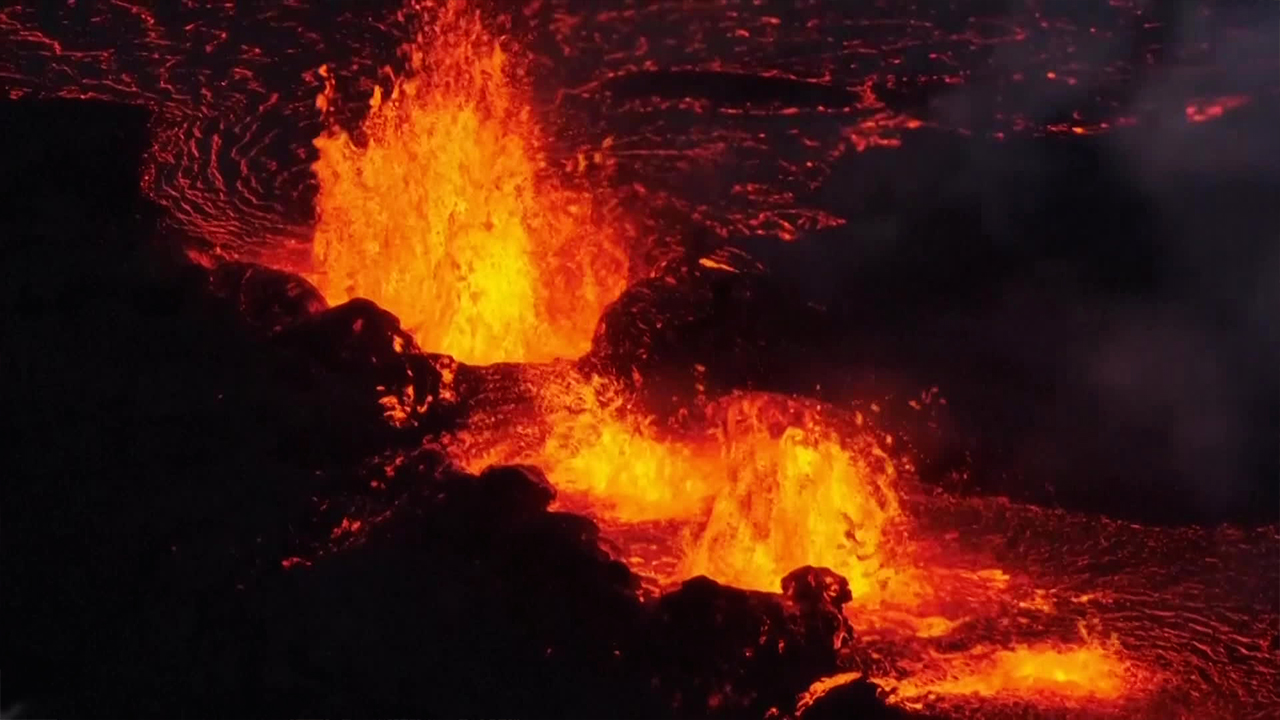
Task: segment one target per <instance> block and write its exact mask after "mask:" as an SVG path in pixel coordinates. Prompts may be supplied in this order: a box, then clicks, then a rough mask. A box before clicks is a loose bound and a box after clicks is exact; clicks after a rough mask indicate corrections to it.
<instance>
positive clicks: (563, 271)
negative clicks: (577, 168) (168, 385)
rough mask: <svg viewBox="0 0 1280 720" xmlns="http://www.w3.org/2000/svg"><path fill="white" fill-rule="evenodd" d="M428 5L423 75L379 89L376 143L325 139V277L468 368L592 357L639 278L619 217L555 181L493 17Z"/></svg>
mask: <svg viewBox="0 0 1280 720" xmlns="http://www.w3.org/2000/svg"><path fill="white" fill-rule="evenodd" d="M417 9H418V11H419V12H421V13H423V14H424V15H426V16H428V17H430V18H431V21H430V22H429V23H428V24H427V26H426V28H425V29H424V30H423V31H422V32H421V33H420V35H419V37H418V39H417V41H416V42H415V43H413V44H412V45H411V46H410V47H409V56H410V65H409V67H410V73H409V75H408V76H407V77H405V78H402V79H400V80H398V81H397V82H396V83H395V86H394V88H393V90H392V92H391V93H390V95H389V97H388V98H386V99H384V98H383V97H382V95H381V93H380V92H376V93H375V94H374V97H373V99H372V101H371V102H370V109H369V114H368V116H367V118H366V119H365V121H364V124H363V126H362V133H363V135H364V141H363V142H357V141H356V139H354V138H353V137H352V136H351V134H349V133H347V132H346V131H344V130H342V129H340V128H338V127H336V126H334V127H331V128H330V129H329V130H328V131H326V132H325V133H324V134H323V135H322V136H321V137H319V138H318V139H317V140H316V141H315V145H316V147H317V148H318V149H319V152H320V157H319V160H317V161H316V163H315V164H314V166H313V169H314V172H315V175H316V178H317V180H318V182H319V193H318V196H317V198H316V208H317V216H318V222H317V225H316V229H315V236H314V251H313V269H312V273H311V280H312V281H313V282H314V283H315V284H316V286H317V287H318V288H319V289H320V291H321V292H322V293H323V294H324V295H325V297H326V298H327V299H328V300H329V301H330V302H333V303H337V302H343V301H345V300H348V299H350V298H353V297H365V298H369V299H370V300H373V301H374V302H376V303H378V304H379V305H381V306H383V307H386V308H389V309H391V310H392V312H395V313H396V314H397V315H399V317H400V319H401V322H402V323H403V325H404V326H405V328H406V329H407V330H409V331H410V332H412V333H413V334H414V336H415V337H416V338H417V340H418V342H419V344H420V345H421V346H422V347H424V348H427V349H429V350H434V351H439V352H443V353H447V354H451V355H453V356H455V357H457V358H458V359H459V360H461V361H464V362H468V363H473V364H488V363H493V362H501V361H544V360H550V359H553V358H556V357H576V356H578V355H581V354H582V353H583V352H585V351H586V350H587V349H588V348H589V347H590V343H591V336H592V333H593V331H594V329H595V324H596V320H597V318H598V317H599V316H600V313H601V311H602V310H603V308H604V306H605V305H606V304H608V303H609V302H611V301H612V300H613V299H614V298H616V297H617V295H618V294H619V293H620V292H621V291H622V289H623V287H624V284H625V282H626V274H627V260H626V256H625V254H624V253H623V251H622V249H621V244H620V242H619V240H618V237H617V234H616V232H615V231H614V230H613V225H612V223H610V222H608V215H609V207H608V205H607V203H605V202H603V201H601V200H600V199H599V198H598V197H597V196H596V195H594V194H592V193H589V192H587V191H586V190H582V189H572V188H570V187H568V186H567V185H566V184H564V183H562V182H561V181H560V180H559V179H558V177H557V175H556V174H554V173H552V172H550V170H551V167H550V161H549V159H548V156H547V151H546V144H545V142H544V140H543V136H542V133H541V129H540V127H539V125H538V123H537V122H536V120H535V118H534V117H533V113H532V111H531V109H530V104H529V102H528V101H527V99H526V95H525V89H524V86H523V81H522V77H523V73H522V71H521V68H520V66H519V63H517V62H515V61H514V60H513V55H512V54H511V53H510V52H509V51H508V50H507V49H505V48H504V43H503V42H502V40H501V39H500V38H496V37H494V36H492V35H491V34H490V33H489V32H488V31H487V30H486V28H485V26H484V24H483V23H482V21H481V18H480V15H479V13H478V12H476V11H475V10H473V9H471V8H469V7H468V6H467V4H466V3H464V2H461V1H460V0H448V1H447V2H442V3H434V2H433V3H422V4H421V6H420V7H418V8H417ZM328 102H329V100H328V95H326V96H322V98H321V105H322V106H327V105H328Z"/></svg>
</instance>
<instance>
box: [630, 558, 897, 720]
mask: <svg viewBox="0 0 1280 720" xmlns="http://www.w3.org/2000/svg"><path fill="white" fill-rule="evenodd" d="M784 586H785V587H786V588H787V593H786V594H785V595H783V596H779V595H775V594H771V593H761V592H752V591H747V590H739V589H737V588H731V587H726V586H723V585H720V584H719V583H716V582H715V581H713V580H711V579H709V578H706V577H697V578H694V579H692V580H688V581H686V582H685V583H684V584H683V585H681V586H680V589H679V590H676V591H675V592H672V593H669V594H667V595H664V596H663V597H662V598H661V599H659V600H658V602H657V605H656V607H655V609H654V616H653V620H652V621H651V630H650V633H649V634H650V637H651V642H652V643H653V644H652V650H651V652H652V653H653V656H652V663H653V666H654V672H655V673H656V676H655V677H656V680H655V683H656V684H655V688H656V690H657V691H658V692H659V693H661V695H662V696H663V697H664V698H666V699H667V701H668V702H669V703H670V704H671V707H672V709H673V711H674V712H675V714H676V715H677V716H687V717H703V716H720V717H763V716H764V715H765V714H766V713H767V712H769V711H770V709H779V710H785V709H787V708H790V707H792V706H793V705H794V703H795V700H796V697H797V696H798V695H799V694H800V693H801V692H803V691H804V690H805V689H807V688H808V687H809V685H810V684H811V683H812V682H813V681H814V680H816V679H818V678H821V677H825V676H828V675H832V674H835V673H837V672H839V671H840V668H839V667H838V665H837V659H838V655H839V653H840V651H841V650H842V649H845V648H847V647H848V645H849V643H850V642H851V641H852V637H853V633H852V630H851V628H850V627H849V624H848V621H846V620H845V619H844V618H843V616H842V615H841V614H840V607H841V605H843V604H844V603H845V602H847V601H848V600H849V599H850V598H851V596H850V594H849V589H848V583H847V582H846V581H845V579H844V578H842V577H840V576H839V575H836V574H835V573H833V572H831V571H829V570H826V569H823V568H802V569H800V570H797V571H795V572H793V573H791V574H790V575H788V576H787V580H786V581H785V583H784ZM877 707H879V703H878V701H875V700H874V698H872V702H870V703H868V705H867V709H871V710H874V709H875V708H877Z"/></svg>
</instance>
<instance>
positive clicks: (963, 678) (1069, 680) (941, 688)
mask: <svg viewBox="0 0 1280 720" xmlns="http://www.w3.org/2000/svg"><path fill="white" fill-rule="evenodd" d="M935 660H936V661H937V662H938V664H939V666H941V667H946V668H947V671H946V674H945V675H944V676H943V677H940V678H937V679H933V678H930V677H929V676H927V675H925V676H919V677H913V678H910V679H908V680H905V681H903V682H900V683H893V682H888V683H886V685H887V687H889V688H890V689H891V690H893V691H896V693H897V694H898V695H899V697H901V698H902V699H904V700H905V701H906V703H905V704H907V705H909V706H910V705H916V706H919V705H920V702H919V700H920V699H921V698H923V697H926V696H929V695H944V696H945V695H978V696H999V695H1016V696H1019V697H1026V696H1033V695H1046V696H1058V697H1076V698H1092V699H1101V700H1107V699H1115V698H1118V697H1120V696H1121V695H1122V694H1123V693H1124V692H1125V690H1126V689H1127V685H1128V682H1127V677H1126V676H1127V674H1128V672H1129V666H1128V664H1127V663H1126V662H1124V660H1122V659H1121V658H1120V656H1119V654H1118V653H1117V652H1116V651H1115V650H1113V649H1112V648H1108V647H1106V646H1104V645H1101V644H1097V643H1088V644H1085V645H1080V646H1074V647H1073V646H1063V645H1057V644H1040V645H1035V646H1027V645H1020V646H1017V647H1014V648H1012V649H1003V648H1002V649H995V648H987V647H980V648H977V649H972V650H969V651H967V652H965V653H963V654H952V655H938V656H937V657H936V658H935Z"/></svg>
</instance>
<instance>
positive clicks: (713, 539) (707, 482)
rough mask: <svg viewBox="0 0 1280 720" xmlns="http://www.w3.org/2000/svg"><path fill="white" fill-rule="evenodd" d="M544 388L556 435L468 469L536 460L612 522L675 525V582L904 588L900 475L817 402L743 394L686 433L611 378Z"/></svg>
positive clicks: (523, 433)
mask: <svg viewBox="0 0 1280 720" xmlns="http://www.w3.org/2000/svg"><path fill="white" fill-rule="evenodd" d="M540 380H541V379H540ZM535 385H536V387H535V392H536V393H537V395H538V397H539V399H540V400H539V402H540V412H539V414H538V418H537V420H536V424H538V425H540V426H541V427H542V428H543V430H542V432H543V433H544V437H543V438H542V439H541V440H540V441H537V442H534V443H533V444H527V443H526V444H524V445H523V446H520V447H517V446H515V445H513V444H512V443H510V442H507V443H501V442H500V443H499V447H498V449H494V448H493V447H492V446H488V447H489V449H488V450H486V451H485V452H483V453H480V454H469V453H467V451H465V450H463V451H462V452H461V454H462V455H463V456H464V457H466V458H467V464H468V465H470V466H471V467H472V468H473V469H477V468H479V467H483V466H484V465H487V464H489V463H491V462H527V463H533V464H536V465H539V466H540V467H542V468H544V469H545V470H546V471H547V474H548V476H549V477H550V478H551V480H552V482H554V483H555V485H556V487H557V488H559V489H560V491H561V492H562V493H563V494H564V496H565V502H566V503H567V504H569V505H571V506H575V507H579V506H580V507H583V508H585V509H586V510H587V511H588V512H589V513H590V514H591V515H593V516H596V517H597V518H600V519H601V520H603V521H605V522H607V523H611V524H616V525H621V526H627V525H636V524H641V523H674V524H675V526H678V530H675V531H673V532H672V533H671V535H672V536H673V539H672V541H673V542H675V543H676V544H677V545H678V546H679V547H678V549H677V550H675V554H676V555H677V557H678V562H677V563H676V566H675V567H674V568H673V569H672V570H671V571H669V572H666V573H658V574H659V575H661V576H662V577H661V578H660V579H661V580H663V581H665V582H668V583H669V582H676V581H679V580H682V579H684V578H688V577H692V576H696V575H707V576H709V577H711V578H713V579H715V580H717V581H720V582H723V583H725V584H729V585H733V586H736V587H742V588H747V589H755V590H767V591H774V592H776V591H777V590H779V589H780V588H779V582H780V581H781V579H782V576H783V575H785V574H786V573H787V572H789V571H791V570H793V569H795V568H796V567H800V566H802V565H809V564H814V565H824V566H827V567H831V568H834V569H836V570H837V571H838V572H840V573H841V574H843V575H845V576H846V577H847V578H848V579H849V581H850V585H851V589H852V591H853V593H854V595H855V597H857V598H869V597H872V596H878V595H879V594H881V593H883V592H885V591H886V588H888V587H889V586H890V585H891V584H892V583H891V581H892V580H893V578H894V573H893V571H892V570H891V569H890V568H889V567H888V563H887V562H886V560H885V558H886V557H887V554H888V553H889V552H890V545H891V544H892V542H893V540H894V539H895V538H896V537H897V532H898V530H899V526H900V524H901V522H902V519H903V516H902V511H901V509H900V508H899V506H898V500H897V496H896V491H895V488H894V480H895V471H894V467H893V464H892V463H891V462H890V460H889V458H888V457H887V456H886V455H885V454H884V453H883V452H882V451H881V450H880V449H879V448H878V447H876V445H875V443H874V442H873V441H872V440H871V439H870V436H869V435H866V436H855V437H853V438H852V439H849V440H846V439H843V438H842V437H841V435H840V434H839V433H838V432H837V430H836V429H835V427H834V426H833V425H831V424H830V423H829V422H828V421H827V420H826V418H824V417H823V414H822V412H821V410H820V409H819V408H818V407H817V405H816V404H814V403H806V402H803V401H800V400H797V399H793V398H787V397H781V396H774V395H768V394H762V393H740V394H735V395H732V396H729V397H727V398H723V399H721V400H719V401H715V402H703V403H701V405H700V407H698V408H697V410H696V413H694V414H696V415H697V416H698V418H699V419H698V421H697V422H692V421H691V422H689V423H687V426H685V427H674V428H673V427H660V426H659V424H658V423H657V422H656V420H654V419H653V418H651V417H649V416H647V415H646V414H644V413H643V412H639V411H636V410H634V409H631V408H630V407H629V406H628V405H627V403H626V402H625V399H624V397H623V395H622V394H621V393H620V392H619V391H618V390H617V389H616V387H615V386H614V385H613V384H611V383H609V382H606V381H603V380H601V379H599V378H594V379H591V380H587V379H584V378H581V377H579V376H576V375H573V374H570V375H563V376H559V377H557V378H556V379H554V380H553V381H545V380H543V381H541V382H536V383H535ZM535 433H536V431H531V430H529V429H528V428H527V427H525V428H520V427H513V426H512V425H508V426H507V429H506V430H504V434H506V435H508V436H509V437H518V438H527V437H529V436H530V435H531V434H535ZM465 444H466V439H464V441H463V445H464V446H465Z"/></svg>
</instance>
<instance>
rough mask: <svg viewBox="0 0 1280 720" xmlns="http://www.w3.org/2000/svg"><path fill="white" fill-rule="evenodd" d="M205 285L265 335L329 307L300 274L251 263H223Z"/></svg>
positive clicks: (212, 272)
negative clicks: (229, 303)
mask: <svg viewBox="0 0 1280 720" xmlns="http://www.w3.org/2000/svg"><path fill="white" fill-rule="evenodd" d="M209 285H210V289H211V290H212V292H213V294H214V295H215V296H217V297H221V298H224V299H226V300H227V301H229V302H231V303H232V304H233V305H234V306H235V307H236V309H237V310H239V312H240V314H241V316H242V317H243V318H244V319H245V322H246V323H248V324H249V325H251V326H253V327H255V328H258V329H260V330H262V331H263V332H266V333H268V334H274V333H277V332H280V331H281V330H282V329H284V328H285V327H288V326H290V325H293V324H295V323H298V322H301V321H302V320H305V319H306V318H309V317H311V316H313V315H315V314H316V313H319V312H321V311H322V310H324V309H326V308H328V307H329V304H328V303H327V302H325V300H324V296H323V295H321V294H320V291H319V290H317V289H316V288H315V286H314V285H312V284H311V283H309V282H307V281H306V280H304V279H303V278H301V277H300V276H298V275H294V274H292V273H287V272H284V271H283V270H276V269H274V268H269V267H264V266H262V265H257V264H254V263H246V262H229V263H223V264H221V265H219V266H217V267H216V268H214V269H213V270H212V271H211V272H210V273H209Z"/></svg>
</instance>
